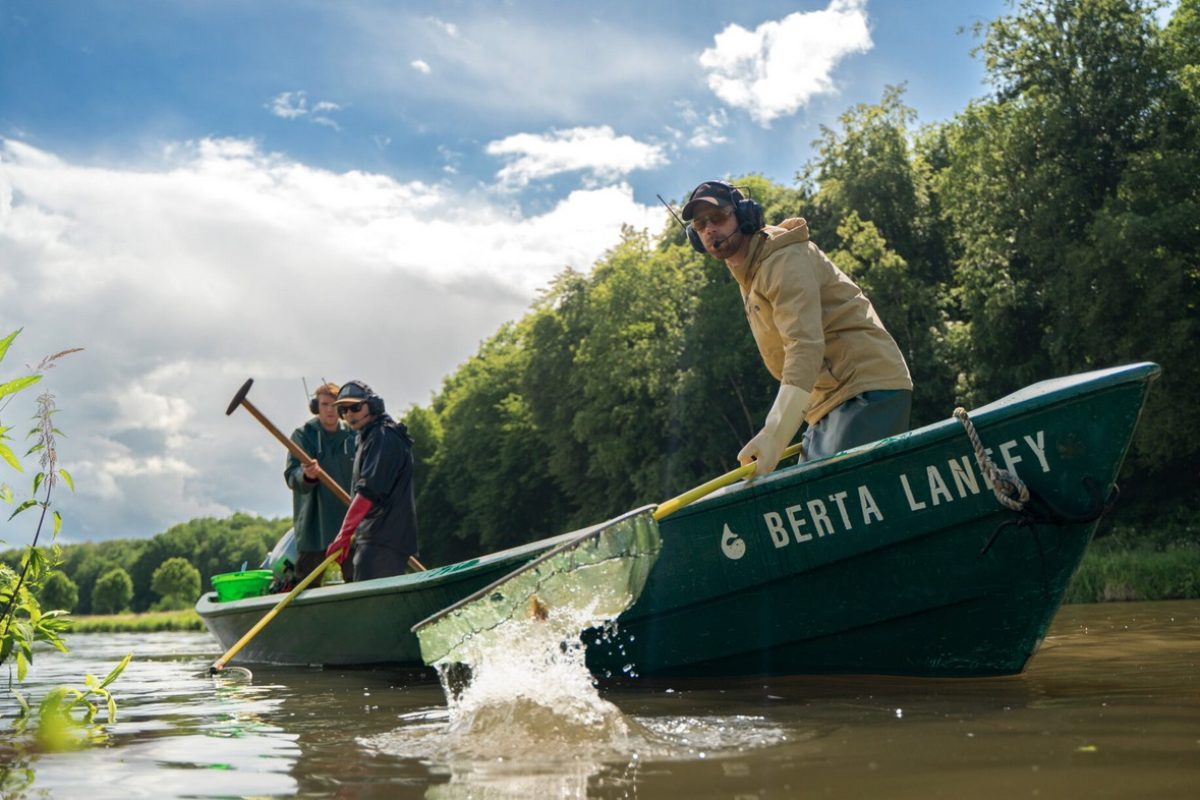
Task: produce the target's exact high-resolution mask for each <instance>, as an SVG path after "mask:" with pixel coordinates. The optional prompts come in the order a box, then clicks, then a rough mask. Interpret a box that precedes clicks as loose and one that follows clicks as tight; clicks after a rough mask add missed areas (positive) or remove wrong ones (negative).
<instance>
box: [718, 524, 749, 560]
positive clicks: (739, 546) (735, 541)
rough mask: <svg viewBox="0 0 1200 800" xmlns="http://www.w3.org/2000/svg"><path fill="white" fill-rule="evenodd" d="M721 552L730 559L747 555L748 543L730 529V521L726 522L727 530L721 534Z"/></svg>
mask: <svg viewBox="0 0 1200 800" xmlns="http://www.w3.org/2000/svg"><path fill="white" fill-rule="evenodd" d="M721 552H722V553H724V554H725V557H726V558H728V559H729V560H730V561H737V560H738V559H739V558H741V557H742V556H744V555H746V543H745V542H743V541H742V538H741V537H740V536H738V535H737V534H736V533H734V532H733V531H731V530H730V529H729V523H728V522H726V523H725V532H724V533H722V534H721Z"/></svg>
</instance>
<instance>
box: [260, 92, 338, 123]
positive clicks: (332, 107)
mask: <svg viewBox="0 0 1200 800" xmlns="http://www.w3.org/2000/svg"><path fill="white" fill-rule="evenodd" d="M264 108H266V109H267V110H268V111H270V112H271V113H272V114H273V115H275V116H277V117H279V118H280V119H300V118H301V117H308V118H309V121H310V122H312V123H314V124H317V125H326V126H328V127H331V128H333V129H334V130H341V129H340V128H339V127H338V125H337V123H336V122H334V120H333V118H332V117H331V116H330V112H333V111H340V110H341V108H342V107H341V106H340V105H338V104H337V103H331V102H330V101H328V100H321V101H319V102H317V103H314V104H313V105H312V106H311V107H310V106H309V104H308V92H304V91H293V92H281V93H279V94H278V95H276V96H275V97H273V98H272V99H271V101H270V102H269V103H267V104H266V105H265V106H264Z"/></svg>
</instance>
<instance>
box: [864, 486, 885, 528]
mask: <svg viewBox="0 0 1200 800" xmlns="http://www.w3.org/2000/svg"><path fill="white" fill-rule="evenodd" d="M858 503H859V505H860V506H862V517H863V524H865V525H870V524H871V517H875V518H876V519H878V520H879V521H880V522H883V514H882V513H880V511H879V504H878V503H876V502H875V497H874V496H873V495H872V494H871V490H870V489H868V488H867V487H866V486H860V487H858Z"/></svg>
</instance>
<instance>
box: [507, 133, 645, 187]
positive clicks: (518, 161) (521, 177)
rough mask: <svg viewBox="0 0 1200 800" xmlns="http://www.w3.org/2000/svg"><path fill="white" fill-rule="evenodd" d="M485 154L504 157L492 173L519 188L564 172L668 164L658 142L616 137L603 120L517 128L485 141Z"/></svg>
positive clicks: (618, 171)
mask: <svg viewBox="0 0 1200 800" xmlns="http://www.w3.org/2000/svg"><path fill="white" fill-rule="evenodd" d="M486 152H487V153H488V155H492V156H498V157H500V158H502V159H505V160H507V161H508V164H506V165H505V166H504V167H503V168H502V169H501V170H500V171H499V172H498V173H496V178H497V179H498V180H499V181H500V183H501V184H502V185H504V186H508V187H513V188H520V187H523V186H525V185H526V184H528V183H529V182H530V181H532V180H540V179H545V178H549V177H552V176H554V175H558V174H561V173H564V172H586V173H590V174H591V175H594V176H596V177H599V178H606V179H612V178H618V177H620V176H623V175H628V174H629V173H630V172H633V171H634V170H640V169H653V168H654V167H659V166H662V165H664V164H666V163H667V157H666V155H665V154H664V152H663V148H662V146H661V145H657V144H646V143H645V142H639V141H637V140H636V139H634V138H633V137H632V136H617V135H616V133H615V132H614V131H613V129H612V128H610V127H609V126H607V125H602V126H598V127H594V128H570V129H568V130H556V131H551V132H550V133H542V134H535V133H518V134H515V135H513V136H508V137H506V138H504V139H500V140H498V141H494V142H490V143H489V144H488V145H487V148H486Z"/></svg>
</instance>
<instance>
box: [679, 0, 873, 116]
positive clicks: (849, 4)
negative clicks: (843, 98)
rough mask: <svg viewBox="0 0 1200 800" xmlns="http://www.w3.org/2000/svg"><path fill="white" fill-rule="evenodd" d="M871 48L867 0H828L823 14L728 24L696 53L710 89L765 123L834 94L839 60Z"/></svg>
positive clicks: (722, 98)
mask: <svg viewBox="0 0 1200 800" xmlns="http://www.w3.org/2000/svg"><path fill="white" fill-rule="evenodd" d="M871 47H872V42H871V33H870V30H869V29H868V26H867V12H866V0H831V2H830V4H829V6H828V8H826V9H824V10H822V11H809V12H796V13H794V14H789V15H788V16H786V17H784V18H783V19H782V20H779V21H772V22H764V23H763V24H762V25H759V26H758V27H757V28H755V29H754V31H748V30H746V29H745V28H743V27H741V26H740V25H730V26H729V27H727V28H726V29H725V30H723V31H721V32H720V33H719V34H717V35H716V37H715V38H714V45H713V47H711V48H709V49H707V50H705V51H704V52H703V53H701V54H700V64H701V66H703V67H704V68H705V69H706V70H708V86H709V88H710V89H712V91H713V92H714V93H715V94H716V95H717V97H719V98H720V99H721V100H723V101H724V102H726V103H728V104H729V105H731V106H733V107H735V108H744V109H746V110H747V111H749V112H750V116H751V117H753V118H754V119H755V120H756V121H758V122H759V123H761V124H763V125H768V124H769V123H770V122H771V120H773V119H775V118H776V117H780V116H784V115H787V114H792V113H795V111H796V110H797V109H799V108H800V107H802V106H804V105H805V104H807V103H808V101H809V100H810V99H811V98H812V97H814V96H815V95H819V94H828V93H832V92H834V91H835V87H834V82H833V77H832V76H833V71H834V69H835V68H836V67H837V65H838V63H839V62H841V61H842V59H844V58H846V57H847V56H849V55H852V54H854V53H864V52H866V51H868V50H870V49H871Z"/></svg>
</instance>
